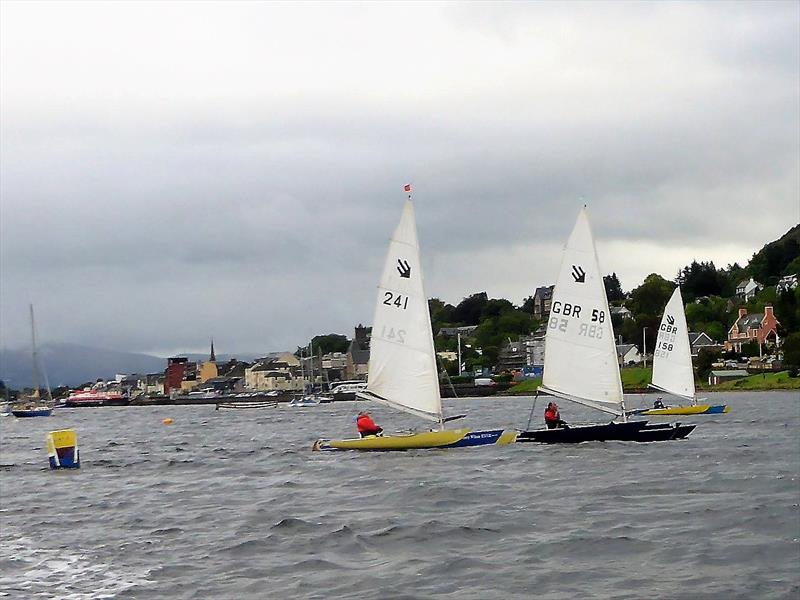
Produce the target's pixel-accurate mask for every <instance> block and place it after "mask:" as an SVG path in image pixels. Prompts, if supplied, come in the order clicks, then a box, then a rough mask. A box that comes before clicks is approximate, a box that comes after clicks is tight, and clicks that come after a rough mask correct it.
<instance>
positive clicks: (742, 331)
mask: <svg viewBox="0 0 800 600" xmlns="http://www.w3.org/2000/svg"><path fill="white" fill-rule="evenodd" d="M752 341H755V342H758V343H759V345H761V344H764V343H771V344H777V343H778V319H776V318H775V314H774V313H773V312H772V307H771V306H765V307H764V312H763V313H753V314H752V315H748V314H747V309H746V308H740V309H739V318H738V319H736V322H735V323H734V324H733V325H732V326H731V328H730V329H729V330H728V339H727V341H726V342H725V350H727V351H729V352H730V351H731V350H735V351H736V352H741V351H742V344H746V343H747V342H752Z"/></svg>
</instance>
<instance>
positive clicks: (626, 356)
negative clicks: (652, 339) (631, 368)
mask: <svg viewBox="0 0 800 600" xmlns="http://www.w3.org/2000/svg"><path fill="white" fill-rule="evenodd" d="M617 360H618V361H619V364H620V366H622V367H625V366H628V365H638V364H639V363H641V362H642V355H641V353H640V352H639V348H637V347H636V344H617Z"/></svg>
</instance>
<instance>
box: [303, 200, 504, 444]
mask: <svg viewBox="0 0 800 600" xmlns="http://www.w3.org/2000/svg"><path fill="white" fill-rule="evenodd" d="M406 191H407V192H410V186H406ZM356 395H357V397H358V398H360V399H364V400H370V401H373V402H378V403H380V404H385V405H388V406H390V407H392V408H395V409H397V410H401V411H404V412H407V413H410V414H412V415H415V416H417V417H419V418H421V419H426V420H429V421H432V422H434V423H437V424H438V428H437V429H436V430H431V431H424V432H409V433H398V434H392V435H383V436H380V435H378V436H374V435H373V436H367V437H364V438H355V439H344V440H325V439H322V440H317V441H316V442H315V443H314V447H313V449H314V450H346V449H349V450H408V449H412V448H456V447H466V446H482V445H488V444H508V443H511V442H513V441H514V438H515V437H516V432H515V431H504V430H502V429H496V430H490V431H472V430H470V429H468V428H462V429H446V428H445V422H447V421H451V420H454V419H455V418H458V417H450V418H446V417H445V416H444V414H443V412H442V399H441V396H440V395H439V378H438V370H437V368H436V355H435V352H434V346H433V333H432V330H431V318H430V312H429V310H428V297H427V296H426V295H425V289H424V285H423V278H422V265H421V261H420V256H419V245H418V242H417V226H416V222H415V219H414V207H413V205H412V203H411V194H410V193H409V197H408V200H406V202H405V205H404V206H403V213H402V216H401V218H400V223H399V224H398V225H397V228H396V229H395V231H394V235H393V236H392V240H391V242H390V244H389V252H388V254H387V257H386V262H385V265H384V269H383V275H382V276H381V279H380V283H379V285H378V298H377V303H376V308H375V318H374V320H373V326H372V338H371V341H370V357H369V375H368V378H367V386H366V389H364V390H362V391H359V392H357V394H356ZM461 416H463V415H461Z"/></svg>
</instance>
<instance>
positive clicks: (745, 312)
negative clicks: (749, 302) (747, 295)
mask: <svg viewBox="0 0 800 600" xmlns="http://www.w3.org/2000/svg"><path fill="white" fill-rule="evenodd" d="M746 314H747V309H746V308H740V309H739V318H740V319H741V318H742V317H744V316H745V315H746Z"/></svg>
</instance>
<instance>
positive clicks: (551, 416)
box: [544, 408, 559, 422]
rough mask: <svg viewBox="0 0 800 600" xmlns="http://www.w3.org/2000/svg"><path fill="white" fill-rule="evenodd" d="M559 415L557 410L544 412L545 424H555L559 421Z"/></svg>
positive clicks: (549, 409)
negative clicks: (554, 422)
mask: <svg viewBox="0 0 800 600" xmlns="http://www.w3.org/2000/svg"><path fill="white" fill-rule="evenodd" d="M558 418H559V415H558V411H557V410H556V409H555V408H548V409H547V410H545V411H544V420H545V422H553V421H558Z"/></svg>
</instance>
